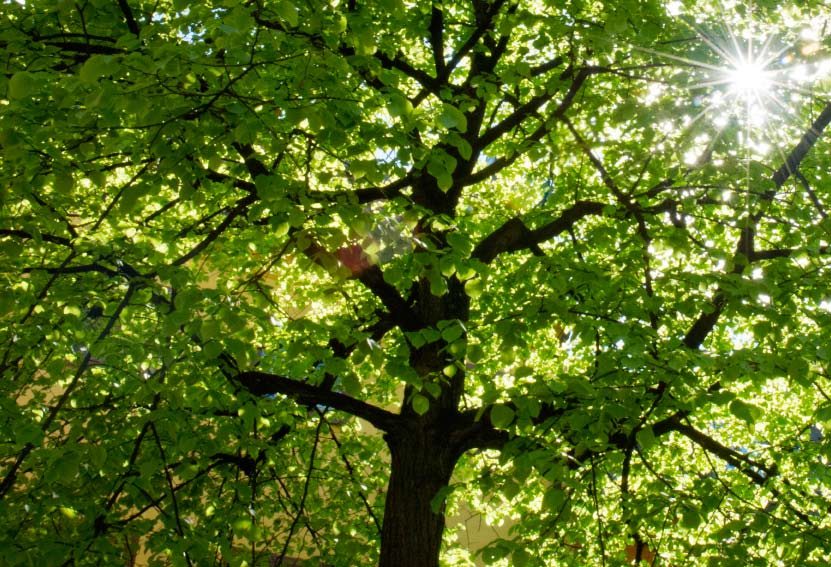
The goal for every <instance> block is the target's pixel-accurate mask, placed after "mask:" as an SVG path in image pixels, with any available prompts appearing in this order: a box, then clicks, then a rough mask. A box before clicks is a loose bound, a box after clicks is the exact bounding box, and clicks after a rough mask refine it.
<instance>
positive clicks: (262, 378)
mask: <svg viewBox="0 0 831 567" xmlns="http://www.w3.org/2000/svg"><path fill="white" fill-rule="evenodd" d="M234 380H235V381H236V382H239V383H240V384H241V385H242V386H243V387H244V388H245V389H246V390H248V391H249V392H251V393H252V394H253V395H255V396H270V395H274V394H281V395H283V396H288V397H290V398H293V399H294V400H295V401H296V402H297V403H299V404H301V405H304V406H307V407H310V408H313V407H315V406H318V405H322V406H329V407H332V408H334V409H336V410H339V411H343V412H346V413H348V414H350V415H353V416H355V417H359V418H361V419H364V420H366V421H368V422H369V423H371V424H372V425H374V426H375V427H377V428H378V429H380V430H381V431H386V432H389V431H392V430H394V429H396V428H397V427H398V426H399V423H400V421H401V418H400V417H399V416H397V415H395V414H394V413H390V412H388V411H387V410H385V409H381V408H379V407H376V406H374V405H372V404H368V403H366V402H364V401H361V400H357V399H355V398H352V397H350V396H347V395H346V394H341V393H339V392H333V391H331V390H326V389H324V388H321V387H319V386H313V385H312V384H307V383H304V382H297V381H295V380H291V379H289V378H286V377H284V376H279V375H276V374H268V373H266V372H258V371H254V370H249V371H246V372H241V373H240V374H237V375H236V376H235V377H234Z"/></svg>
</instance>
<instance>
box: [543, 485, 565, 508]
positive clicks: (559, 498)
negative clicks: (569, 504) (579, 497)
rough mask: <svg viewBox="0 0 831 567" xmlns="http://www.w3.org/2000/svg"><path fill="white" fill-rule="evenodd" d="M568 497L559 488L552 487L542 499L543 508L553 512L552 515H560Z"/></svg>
mask: <svg viewBox="0 0 831 567" xmlns="http://www.w3.org/2000/svg"><path fill="white" fill-rule="evenodd" d="M567 498H568V496H567V495H566V493H565V491H563V490H562V489H561V488H557V487H555V486H552V487H551V488H549V489H548V490H546V491H545V495H544V496H543V498H542V505H543V508H545V509H546V510H548V511H549V512H551V513H552V514H556V513H558V512H559V511H560V510H561V509H562V507H563V505H564V504H565V503H566V500H567Z"/></svg>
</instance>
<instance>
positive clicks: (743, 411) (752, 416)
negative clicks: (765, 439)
mask: <svg viewBox="0 0 831 567" xmlns="http://www.w3.org/2000/svg"><path fill="white" fill-rule="evenodd" d="M730 413H732V414H733V415H734V416H736V417H737V418H739V419H741V420H742V421H744V422H746V423H747V424H748V425H753V423H755V422H756V419H757V418H758V417H760V416H761V414H762V410H761V409H759V408H758V407H756V406H754V405H753V404H749V403H747V402H744V401H742V400H739V399H736V400H733V401H732V402H730Z"/></svg>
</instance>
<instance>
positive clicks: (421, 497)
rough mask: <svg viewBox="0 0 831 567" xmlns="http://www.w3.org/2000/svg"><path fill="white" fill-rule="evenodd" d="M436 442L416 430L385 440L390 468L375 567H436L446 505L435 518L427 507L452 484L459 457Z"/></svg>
mask: <svg viewBox="0 0 831 567" xmlns="http://www.w3.org/2000/svg"><path fill="white" fill-rule="evenodd" d="M437 437H438V436H436V435H431V434H429V433H426V432H425V431H424V430H423V429H421V428H418V430H417V431H410V432H408V433H407V434H398V435H396V436H395V437H391V436H388V438H387V443H388V444H389V447H390V452H391V455H392V463H391V465H392V467H391V474H390V481H389V486H388V488H387V499H386V506H385V508H384V525H383V527H382V530H381V559H380V561H379V563H378V567H438V564H439V553H440V550H441V538H442V533H443V532H444V506H443V505H442V506H441V508H440V509H439V513H438V514H434V513H433V510H432V508H431V505H430V504H431V502H432V501H433V498H434V497H435V496H436V494H437V493H438V491H439V490H440V489H441V488H443V487H445V486H447V484H448V483H449V482H450V475H451V474H452V473H453V467H454V466H455V464H456V460H457V459H458V456H457V455H454V454H453V453H452V451H451V450H450V449H449V447H448V446H447V440H446V439H445V441H444V443H443V444H442V443H440V440H439V439H438V438H437Z"/></svg>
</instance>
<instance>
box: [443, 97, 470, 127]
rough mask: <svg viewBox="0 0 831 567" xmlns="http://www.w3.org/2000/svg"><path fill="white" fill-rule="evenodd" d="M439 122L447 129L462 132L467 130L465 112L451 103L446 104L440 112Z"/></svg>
mask: <svg viewBox="0 0 831 567" xmlns="http://www.w3.org/2000/svg"><path fill="white" fill-rule="evenodd" d="M439 123H440V124H441V125H442V126H444V127H445V128H447V129H451V128H453V129H456V130H458V131H459V132H461V133H462V134H464V133H465V132H466V131H467V117H465V114H464V112H462V111H461V110H459V109H458V108H456V107H455V106H453V105H451V104H445V105H443V106H442V108H441V113H440V114H439Z"/></svg>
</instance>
